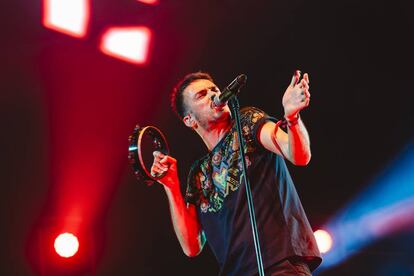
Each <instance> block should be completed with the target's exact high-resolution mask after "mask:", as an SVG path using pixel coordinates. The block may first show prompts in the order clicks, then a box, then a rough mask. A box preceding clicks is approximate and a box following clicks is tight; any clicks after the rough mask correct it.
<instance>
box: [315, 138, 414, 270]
mask: <svg viewBox="0 0 414 276" xmlns="http://www.w3.org/2000/svg"><path fill="white" fill-rule="evenodd" d="M413 214H414V144H409V145H408V146H407V147H406V148H405V149H404V150H402V154H401V155H400V156H398V157H397V158H396V159H395V160H394V161H393V162H392V163H391V164H390V165H389V166H388V167H387V168H385V170H384V171H383V172H382V173H381V174H379V175H378V176H377V177H376V178H374V179H373V183H372V184H371V185H368V186H367V187H366V188H365V189H364V190H363V191H361V192H360V193H359V194H358V195H357V196H356V197H355V198H354V199H353V200H351V201H350V202H349V203H348V204H347V205H346V206H345V207H343V208H342V210H340V211H339V212H338V213H337V214H336V215H335V216H334V217H333V218H332V219H330V220H329V221H328V223H326V224H325V226H324V228H325V229H327V230H328V231H329V233H331V234H332V237H334V240H335V246H334V247H333V248H332V249H331V250H330V251H329V252H327V253H326V254H325V255H324V260H323V263H322V265H321V266H320V267H319V268H318V269H319V270H320V271H321V270H324V269H326V268H329V267H332V266H335V265H338V264H340V263H341V262H343V261H345V260H346V259H348V258H349V257H350V256H352V255H354V254H356V253H358V252H360V251H361V250H362V249H363V248H364V247H367V246H369V245H370V244H372V243H374V242H375V241H377V240H381V239H383V238H385V237H387V236H390V235H394V234H396V233H399V232H401V231H404V230H406V229H412V228H413V227H414V219H413V218H414V217H413Z"/></svg>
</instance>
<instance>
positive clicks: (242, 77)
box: [237, 74, 247, 85]
mask: <svg viewBox="0 0 414 276" xmlns="http://www.w3.org/2000/svg"><path fill="white" fill-rule="evenodd" d="M246 81H247V76H246V75H245V74H240V75H239V76H238V77H237V82H238V83H239V84H241V85H244V84H246Z"/></svg>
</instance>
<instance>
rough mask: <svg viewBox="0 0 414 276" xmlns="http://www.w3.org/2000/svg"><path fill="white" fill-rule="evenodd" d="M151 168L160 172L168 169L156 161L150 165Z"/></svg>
mask: <svg viewBox="0 0 414 276" xmlns="http://www.w3.org/2000/svg"><path fill="white" fill-rule="evenodd" d="M151 170H156V171H161V172H166V171H167V170H168V167H165V166H162V165H160V164H158V163H154V164H153V165H152V168H151Z"/></svg>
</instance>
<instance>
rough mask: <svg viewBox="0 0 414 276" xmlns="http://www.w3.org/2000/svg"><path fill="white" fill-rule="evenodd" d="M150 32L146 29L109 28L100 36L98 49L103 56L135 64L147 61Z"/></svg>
mask: <svg viewBox="0 0 414 276" xmlns="http://www.w3.org/2000/svg"><path fill="white" fill-rule="evenodd" d="M150 38H151V31H150V30H149V29H148V28H146V27H114V28H109V29H108V30H107V31H106V32H105V33H104V34H103V36H102V39H101V44H100V49H101V51H102V52H104V53H105V54H107V55H109V56H112V57H115V58H118V59H121V60H124V61H127V62H131V63H135V64H144V63H146V62H147V59H148V49H149V43H150Z"/></svg>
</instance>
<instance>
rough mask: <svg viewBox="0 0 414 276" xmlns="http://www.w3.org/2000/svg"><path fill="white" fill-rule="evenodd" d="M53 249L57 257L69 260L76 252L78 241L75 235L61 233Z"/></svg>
mask: <svg viewBox="0 0 414 276" xmlns="http://www.w3.org/2000/svg"><path fill="white" fill-rule="evenodd" d="M54 247H55V250H56V253H57V254H58V255H59V256H61V257H64V258H70V257H72V256H74V255H75V254H76V252H78V249H79V241H78V238H77V237H76V236H75V235H73V234H71V233H63V234H60V235H59V236H58V237H57V238H56V239H55V244H54Z"/></svg>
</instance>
